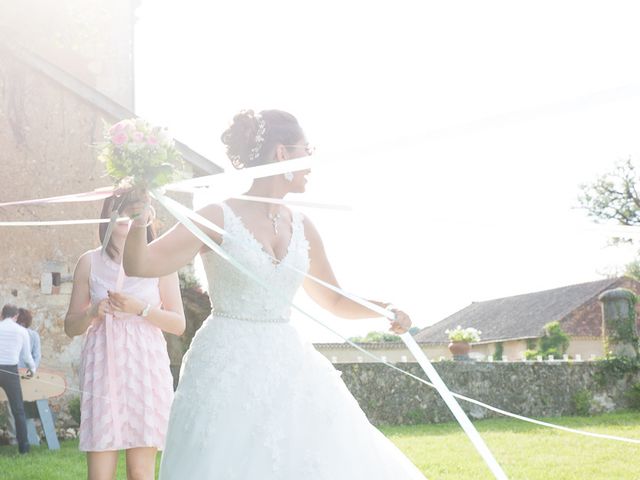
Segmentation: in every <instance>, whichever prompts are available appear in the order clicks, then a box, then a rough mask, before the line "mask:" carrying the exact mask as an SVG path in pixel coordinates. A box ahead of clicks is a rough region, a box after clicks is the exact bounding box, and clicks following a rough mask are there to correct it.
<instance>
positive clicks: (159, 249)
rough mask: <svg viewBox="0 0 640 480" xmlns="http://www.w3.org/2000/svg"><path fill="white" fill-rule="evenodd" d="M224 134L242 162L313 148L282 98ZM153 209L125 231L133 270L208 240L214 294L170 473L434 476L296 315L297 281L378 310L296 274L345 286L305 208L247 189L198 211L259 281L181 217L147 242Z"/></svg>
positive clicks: (165, 473) (261, 183)
mask: <svg viewBox="0 0 640 480" xmlns="http://www.w3.org/2000/svg"><path fill="white" fill-rule="evenodd" d="M222 142H223V143H224V144H225V145H226V147H227V155H228V156H229V158H230V160H231V162H232V163H233V165H234V167H236V168H243V167H253V166H256V165H262V164H266V163H271V162H278V161H283V160H288V159H293V158H299V157H302V156H305V155H310V154H311V149H310V147H309V145H308V144H307V142H306V139H305V136H304V133H303V131H302V129H301V127H300V125H299V124H298V121H297V120H296V118H295V117H294V116H292V115H291V114H289V113H286V112H283V111H279V110H266V111H262V112H260V113H259V114H254V113H253V112H252V111H251V110H248V111H243V112H240V113H239V114H238V115H236V116H235V117H234V119H233V123H232V124H231V126H230V127H229V128H228V129H227V130H226V131H225V132H224V133H223V134H222ZM309 173H310V171H309V170H305V171H299V172H295V173H285V174H283V175H275V176H271V177H267V178H261V179H257V180H255V181H254V182H253V185H252V186H251V188H250V189H249V191H248V192H247V194H248V195H255V196H261V197H272V198H278V199H281V198H283V197H284V196H285V195H287V194H288V193H294V192H295V193H299V192H304V190H305V184H306V182H307V179H306V177H307V175H308V174H309ZM145 208H147V205H146V204H144V203H142V202H140V203H139V204H138V205H137V210H136V211H137V213H138V214H139V215H137V216H135V215H134V217H135V220H134V222H133V227H140V228H131V229H130V231H129V234H128V237H127V240H126V244H125V249H124V268H125V271H126V273H127V275H129V276H138V277H162V276H164V275H167V274H169V273H171V272H174V271H176V270H177V269H179V268H180V267H182V266H184V265H185V264H187V263H188V262H190V261H191V260H192V258H193V257H194V256H195V255H196V254H197V253H200V255H201V257H202V261H203V265H204V268H205V272H206V275H207V280H208V284H209V296H210V298H211V305H212V313H211V315H210V316H209V318H207V320H206V321H205V322H204V323H203V325H202V327H201V328H200V329H199V330H198V332H197V333H196V335H195V336H194V338H193V341H192V342H191V346H190V348H189V350H188V351H187V353H186V354H185V356H184V359H183V364H182V371H181V374H180V383H179V386H178V389H177V391H176V394H175V399H174V402H173V405H172V408H171V415H170V419H169V428H168V433H167V440H166V447H165V452H164V454H163V456H162V463H161V467H160V479H162V480H182V479H185V478H188V479H198V480H199V479H220V480H249V479H252V480H253V479H259V480H300V479H308V480H347V479H348V480H360V479H361V480H397V479H403V480H413V479H422V480H424V476H423V475H422V474H421V473H420V471H419V470H418V469H417V468H416V467H415V466H414V465H413V464H412V463H411V462H410V461H409V460H408V459H407V458H406V457H405V456H404V455H403V454H402V453H401V452H400V451H399V450H398V449H397V448H396V447H395V446H394V445H393V444H392V443H391V442H390V441H389V440H388V439H387V438H386V437H385V436H384V435H382V433H380V432H379V431H378V430H377V429H376V428H374V427H373V426H372V425H371V423H369V421H368V420H367V418H366V416H365V414H364V412H363V411H362V410H361V409H360V407H359V406H358V403H357V402H356V400H355V399H354V398H353V396H352V395H351V394H350V392H349V391H348V390H347V388H346V386H345V384H344V383H343V382H342V380H341V379H340V372H338V371H337V370H335V369H334V368H333V366H332V365H331V363H330V362H329V361H328V360H327V359H326V358H325V357H324V356H322V355H321V354H320V353H318V352H317V351H316V350H315V349H314V348H313V346H312V345H310V344H308V343H305V342H303V341H302V340H301V339H300V338H299V337H298V334H297V332H296V330H295V329H294V328H293V327H292V326H291V325H290V323H289V315H290V308H291V302H292V299H293V297H294V295H295V293H296V291H297V290H298V288H299V287H300V286H301V285H303V286H304V289H305V291H306V292H307V293H308V294H309V296H310V297H311V298H313V300H314V301H316V302H317V303H318V304H319V305H320V306H322V307H323V308H325V309H326V310H328V311H330V312H331V313H333V314H334V315H337V316H340V317H343V318H351V319H357V318H371V317H375V316H378V314H376V313H375V312H373V311H371V310H369V309H368V308H366V307H363V306H361V305H359V304H358V303H356V302H353V301H351V300H349V299H347V298H345V297H343V296H341V295H339V294H338V293H335V292H333V291H331V290H330V289H327V288H326V287H322V286H320V285H319V284H317V283H315V282H313V281H310V280H308V279H307V280H305V277H304V276H303V275H302V274H301V273H299V271H306V272H309V273H310V274H311V275H313V276H315V277H318V278H320V279H322V280H324V281H325V282H328V283H330V284H332V285H335V286H338V282H337V280H336V278H335V275H334V273H333V270H332V269H331V265H330V264H329V261H328V259H327V257H326V254H325V250H324V247H323V244H322V239H321V238H320V235H319V234H318V231H317V230H316V228H315V227H314V225H313V223H311V221H310V220H309V218H307V217H305V216H304V215H302V214H300V213H298V212H294V211H291V210H289V209H288V208H286V207H284V206H282V205H278V204H271V203H257V202H249V201H244V200H239V199H231V200H227V201H224V202H222V203H220V204H214V205H209V206H207V207H204V208H203V209H201V210H200V212H199V213H200V214H201V215H203V216H204V217H206V218H207V219H209V220H210V221H211V222H213V223H215V224H217V225H218V226H220V227H222V228H223V229H224V230H225V231H226V233H227V235H224V236H221V235H219V234H218V233H216V232H214V231H211V230H205V231H206V233H207V234H208V235H209V236H210V237H211V239H212V240H213V241H215V242H216V243H218V244H219V245H220V246H221V247H222V248H223V249H224V250H225V251H226V252H227V253H228V254H229V255H230V256H232V257H234V258H236V259H237V260H238V261H239V262H240V263H242V265H243V266H245V267H246V268H247V269H249V270H250V271H252V272H253V273H254V274H256V275H258V276H259V277H260V278H261V279H262V280H263V282H261V283H258V282H256V281H254V280H252V279H250V278H249V277H247V276H245V275H244V274H243V273H242V272H240V271H239V270H237V269H236V268H234V267H233V266H232V265H231V264H229V263H228V262H227V261H226V260H224V259H222V258H221V257H219V256H218V255H217V254H215V253H214V252H212V251H210V250H209V249H208V248H207V247H205V246H204V244H203V243H202V242H201V241H200V240H198V239H197V238H196V237H195V236H194V235H192V234H191V233H190V232H189V231H188V230H187V229H186V228H185V227H184V226H183V225H182V224H177V225H176V226H174V227H173V228H172V229H171V230H169V231H168V232H167V233H166V234H165V235H163V236H162V237H160V238H159V239H157V240H155V241H153V242H151V243H150V244H148V245H147V240H146V236H145V229H144V228H142V227H144V225H143V222H142V220H141V219H142V218H144V215H140V213H142V210H143V209H145ZM287 267H293V268H287ZM296 270H297V271H296ZM265 284H266V285H269V287H270V288H268V289H267V288H266V287H265V286H264V285H265ZM373 303H375V304H377V305H378V306H381V307H384V308H391V306H390V304H387V303H384V302H377V301H373ZM393 311H394V312H395V313H396V320H394V321H392V322H391V325H390V330H391V331H393V332H395V333H404V332H406V331H407V330H408V329H409V328H410V326H411V320H410V319H409V317H408V316H407V315H406V314H405V313H403V312H401V311H398V310H393Z"/></svg>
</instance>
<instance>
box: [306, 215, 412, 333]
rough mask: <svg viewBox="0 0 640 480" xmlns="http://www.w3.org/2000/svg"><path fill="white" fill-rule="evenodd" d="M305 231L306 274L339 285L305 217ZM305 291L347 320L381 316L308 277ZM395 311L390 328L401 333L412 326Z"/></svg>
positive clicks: (313, 230) (318, 239) (314, 232)
mask: <svg viewBox="0 0 640 480" xmlns="http://www.w3.org/2000/svg"><path fill="white" fill-rule="evenodd" d="M304 231H305V236H306V237H307V240H308V242H309V247H310V248H309V257H310V268H309V274H311V275H312V276H314V277H316V278H319V279H320V280H323V281H324V282H326V283H328V284H330V285H333V286H334V287H338V288H340V285H339V284H338V280H337V279H336V276H335V274H334V273H333V268H331V264H330V263H329V259H328V258H327V254H326V251H325V249H324V244H323V242H322V238H321V237H320V234H319V233H318V230H317V229H316V227H315V226H314V225H313V223H311V221H310V220H309V218H307V217H305V219H304ZM304 290H305V292H307V294H308V295H309V296H310V297H311V298H312V299H313V300H314V301H315V302H316V303H317V304H318V305H320V306H321V307H322V308H324V309H325V310H328V311H329V312H331V313H332V314H334V315H336V316H338V317H342V318H349V319H358V318H373V317H380V314H379V313H377V312H375V311H373V310H371V309H369V308H367V307H364V306H362V305H360V304H359V303H356V302H354V301H353V300H349V299H348V298H347V297H345V296H343V295H340V294H339V293H337V292H334V291H333V290H330V289H328V288H326V287H323V286H322V285H320V284H319V283H317V282H315V281H313V280H311V279H310V278H305V280H304ZM369 301H370V302H371V303H373V304H375V305H378V306H379V307H382V308H385V307H386V306H388V305H389V303H387V302H381V301H377V300H369ZM394 311H395V312H396V321H394V322H393V323H392V325H391V330H393V331H394V332H396V333H403V332H405V331H407V330H408V329H409V328H410V327H411V319H409V317H408V316H407V315H406V314H405V313H403V312H400V311H397V310H394Z"/></svg>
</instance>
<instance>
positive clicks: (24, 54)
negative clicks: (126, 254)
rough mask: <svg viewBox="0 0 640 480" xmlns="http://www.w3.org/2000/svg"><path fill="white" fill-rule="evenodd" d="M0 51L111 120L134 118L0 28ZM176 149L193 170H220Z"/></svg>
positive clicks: (181, 146)
mask: <svg viewBox="0 0 640 480" xmlns="http://www.w3.org/2000/svg"><path fill="white" fill-rule="evenodd" d="M0 50H3V51H6V52H7V53H9V54H10V55H12V56H13V57H14V58H16V59H17V60H19V61H21V62H22V63H24V64H26V65H28V66H29V67H30V68H32V69H33V70H35V71H37V72H39V73H41V74H42V75H44V76H46V77H48V78H49V79H51V80H52V81H54V82H55V83H57V84H58V85H60V86H61V87H63V88H65V89H67V90H69V91H71V92H72V93H74V94H76V95H77V96H78V97H80V98H82V99H83V100H85V101H86V102H88V103H89V104H91V105H93V106H94V107H95V108H96V109H98V110H99V111H101V112H102V113H103V114H104V115H105V116H107V117H109V118H111V119H113V120H114V121H118V120H122V119H124V118H132V117H135V116H136V114H135V113H134V112H132V111H131V110H129V109H128V108H126V107H124V106H122V105H120V104H119V103H118V102H116V101H114V100H113V99H111V98H109V97H108V96H106V95H104V94H103V93H101V92H99V91H98V90H96V89H95V88H93V87H91V86H89V85H87V84H86V83H84V82H82V81H80V80H78V79H77V78H76V77H74V76H73V75H71V74H70V73H68V72H66V71H65V70H63V69H61V68H60V67H58V66H56V65H54V64H53V63H51V62H49V61H47V60H46V59H44V58H42V57H40V56H39V55H37V54H35V53H33V52H31V51H30V50H29V49H27V48H25V47H24V46H22V45H19V44H17V43H16V42H15V41H14V40H12V39H11V36H10V35H9V33H8V32H6V31H4V30H3V29H0ZM176 147H177V148H178V150H179V151H180V153H181V154H182V156H183V157H184V159H185V161H186V162H187V163H189V164H190V165H192V166H193V167H195V169H196V170H197V171H198V172H199V173H200V174H209V175H210V174H214V173H220V172H222V171H223V170H224V169H223V168H221V167H220V166H218V165H216V164H215V163H213V162H212V161H211V160H209V159H208V158H206V157H204V156H203V155H200V154H199V153H198V152H196V151H194V150H192V149H191V148H189V147H188V146H187V145H185V144H184V143H182V142H180V141H178V140H176Z"/></svg>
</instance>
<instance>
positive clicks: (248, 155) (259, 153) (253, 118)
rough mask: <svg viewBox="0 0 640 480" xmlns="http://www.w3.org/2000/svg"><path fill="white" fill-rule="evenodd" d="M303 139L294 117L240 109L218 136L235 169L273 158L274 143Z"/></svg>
mask: <svg viewBox="0 0 640 480" xmlns="http://www.w3.org/2000/svg"><path fill="white" fill-rule="evenodd" d="M302 138H304V133H303V132H302V128H300V124H299V123H298V120H297V119H296V117H294V116H293V115H291V114H290V113H287V112H283V111H282V110H263V111H261V112H260V113H254V112H253V110H242V111H241V112H240V113H238V114H237V115H236V116H235V117H233V123H232V124H231V126H230V127H229V128H227V129H226V130H225V131H224V132H223V134H222V136H221V137H220V139H221V140H222V143H224V144H225V145H226V146H227V156H228V157H229V160H231V163H232V164H233V166H234V167H235V168H238V169H240V168H244V167H255V166H257V165H264V164H266V163H271V162H272V161H273V160H274V153H275V147H276V145H278V144H282V145H294V144H296V143H297V142H299V141H300V140H301V139H302Z"/></svg>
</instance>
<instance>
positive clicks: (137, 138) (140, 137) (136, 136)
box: [131, 132, 144, 143]
mask: <svg viewBox="0 0 640 480" xmlns="http://www.w3.org/2000/svg"><path fill="white" fill-rule="evenodd" d="M131 137H132V139H133V141H134V142H136V143H142V142H144V133H142V132H134V133H133V135H132V136H131Z"/></svg>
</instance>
